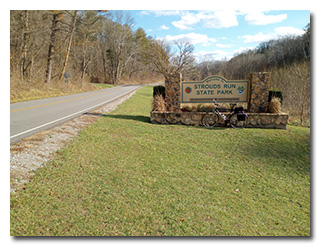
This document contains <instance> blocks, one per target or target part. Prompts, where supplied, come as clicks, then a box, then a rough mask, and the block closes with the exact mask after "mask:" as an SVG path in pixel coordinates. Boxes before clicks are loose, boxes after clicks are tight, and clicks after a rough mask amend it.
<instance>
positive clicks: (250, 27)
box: [128, 10, 310, 61]
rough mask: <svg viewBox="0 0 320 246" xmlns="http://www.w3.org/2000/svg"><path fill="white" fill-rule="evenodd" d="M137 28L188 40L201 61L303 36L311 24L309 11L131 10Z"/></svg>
mask: <svg viewBox="0 0 320 246" xmlns="http://www.w3.org/2000/svg"><path fill="white" fill-rule="evenodd" d="M128 11H130V13H131V14H132V16H133V17H134V20H135V29H137V28H138V27H142V28H143V29H144V30H145V32H146V33H147V35H150V36H152V37H154V38H166V39H167V40H168V41H174V40H177V39H187V40H188V41H189V42H190V43H192V44H193V45H194V46H195V52H194V55H195V57H196V58H197V60H198V61H200V60H201V59H203V58H204V57H206V58H210V59H215V60H221V59H224V58H227V59H230V58H231V57H233V56H234V54H236V53H239V52H241V51H243V50H246V49H250V48H255V47H257V46H258V45H259V43H261V42H264V41H268V40H270V39H277V38H279V37H281V36H283V35H288V34H290V35H301V34H302V33H303V32H304V31H303V29H304V28H305V26H306V25H307V24H308V23H310V11H309V10H276V11H258V10H253V11H238V10H227V11H222V10H219V11H209V10H205V11H201V10H195V11H192V10H128Z"/></svg>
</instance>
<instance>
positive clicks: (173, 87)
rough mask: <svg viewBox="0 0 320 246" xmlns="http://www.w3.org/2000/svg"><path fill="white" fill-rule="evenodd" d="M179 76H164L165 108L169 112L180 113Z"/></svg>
mask: <svg viewBox="0 0 320 246" xmlns="http://www.w3.org/2000/svg"><path fill="white" fill-rule="evenodd" d="M180 84H181V75H180V74H169V75H167V76H166V80H165V88H166V93H165V95H166V97H165V107H166V110H167V111H169V112H177V111H180V93H181V92H180V91H181V90H180V87H181V85H180Z"/></svg>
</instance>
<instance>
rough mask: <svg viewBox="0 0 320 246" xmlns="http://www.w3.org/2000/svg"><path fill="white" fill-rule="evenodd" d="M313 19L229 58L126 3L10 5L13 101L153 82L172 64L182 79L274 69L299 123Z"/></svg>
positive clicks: (305, 102) (306, 99) (304, 116)
mask: <svg viewBox="0 0 320 246" xmlns="http://www.w3.org/2000/svg"><path fill="white" fill-rule="evenodd" d="M310 32H311V29H310V25H307V26H306V28H305V34H304V35H301V36H286V37H282V38H280V39H277V40H270V41H268V42H264V43H261V44H260V45H259V46H258V47H256V48H255V49H253V50H247V51H245V52H242V53H240V54H236V55H235V56H234V57H233V58H232V59H230V60H222V61H221V60H218V61H217V60H215V57H205V58H202V59H201V61H196V60H195V59H194V56H193V51H194V47H193V45H191V44H190V43H188V41H187V40H179V41H176V42H174V43H169V42H167V41H166V40H165V39H159V38H156V37H151V36H147V35H146V33H145V31H144V30H143V29H142V28H139V27H137V26H134V19H133V18H132V17H131V16H130V14H129V12H126V11H92V10H90V11H80V10H79V11H78V10H73V11H71V10H69V11H67V10H60V11H45V10H40V11H36V10H14V11H11V12H10V75H11V83H10V85H11V101H18V100H25V99H27V98H29V99H30V98H31V99H32V98H39V97H41V96H42V97H46V96H51V95H60V94H63V93H65V90H64V88H65V87H64V86H65V85H64V79H63V74H64V73H65V72H66V71H67V72H68V73H70V74H71V77H70V79H69V82H70V83H69V85H68V91H69V92H81V91H86V90H94V89H96V88H95V86H94V85H92V83H108V84H115V85H116V84H121V83H131V84H132V83H150V82H154V81H160V80H163V76H164V75H166V74H167V73H170V72H179V73H182V75H183V78H184V80H193V81H194V80H195V81H200V80H203V79H204V78H206V77H208V76H210V75H214V74H216V75H221V76H223V77H225V78H227V79H247V78H248V74H249V73H251V72H257V71H270V72H272V76H271V78H272V85H271V86H272V87H273V88H275V89H279V90H282V91H283V92H284V95H285V100H284V105H283V107H284V109H285V110H287V111H289V113H290V114H291V115H293V116H294V117H297V119H298V120H299V121H300V123H304V122H309V119H310V56H311V51H310V47H311V45H310Z"/></svg>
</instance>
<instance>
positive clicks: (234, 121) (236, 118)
mask: <svg viewBox="0 0 320 246" xmlns="http://www.w3.org/2000/svg"><path fill="white" fill-rule="evenodd" d="M248 121H249V120H248V115H246V114H241V115H240V114H235V113H234V114H232V115H231V116H230V125H231V126H232V127H233V128H237V129H241V128H244V127H246V126H247V125H248Z"/></svg>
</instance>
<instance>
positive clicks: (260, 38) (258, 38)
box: [238, 32, 275, 43]
mask: <svg viewBox="0 0 320 246" xmlns="http://www.w3.org/2000/svg"><path fill="white" fill-rule="evenodd" d="M274 37H275V35H274V34H273V33H271V34H263V33H262V32H259V33H258V34H256V35H243V36H239V37H238V38H243V39H244V41H243V42H245V43H252V42H264V41H267V40H270V39H273V38H274Z"/></svg>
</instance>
